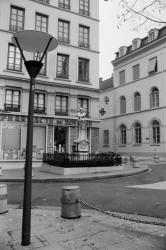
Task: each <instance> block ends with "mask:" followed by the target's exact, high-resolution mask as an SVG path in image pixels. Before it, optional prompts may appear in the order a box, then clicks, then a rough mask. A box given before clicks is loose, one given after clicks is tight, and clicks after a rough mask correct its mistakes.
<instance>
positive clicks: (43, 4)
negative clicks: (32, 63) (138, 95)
mask: <svg viewBox="0 0 166 250" xmlns="http://www.w3.org/2000/svg"><path fill="white" fill-rule="evenodd" d="M21 30H38V31H42V32H48V33H49V34H51V35H53V36H54V37H55V38H57V40H58V47H57V48H56V50H55V51H53V52H50V53H48V54H47V55H46V56H45V58H44V61H43V62H44V65H43V67H42V69H41V71H40V73H39V75H38V77H37V78H36V84H35V97H34V136H33V160H34V161H38V160H39V161H40V160H42V155H43V153H44V152H50V153H52V152H54V151H60V152H68V153H72V146H73V142H74V141H75V140H76V139H77V135H78V118H77V112H78V111H79V110H80V108H81V109H82V110H83V111H84V112H86V118H84V119H85V120H86V132H87V137H88V141H89V145H90V149H89V151H90V152H95V151H97V150H98V149H97V147H98V140H99V117H98V108H99V91H98V87H99V86H98V84H99V81H98V72H99V44H98V41H99V39H98V37H99V1H98V0H14V1H13V0H9V1H5V0H1V1H0V44H1V46H0V55H1V60H0V96H1V98H0V160H1V161H2V163H4V164H5V162H8V166H9V165H10V164H9V163H10V162H11V163H13V162H16V164H17V166H18V162H20V164H21V163H22V162H24V159H25V148H26V134H27V114H28V100H29V76H28V74H27V71H26V69H25V66H24V64H23V61H22V59H21V55H20V52H19V50H18V48H17V47H16V46H14V44H12V36H13V34H14V33H15V32H18V31H21ZM40 56H41V55H40V54H32V53H26V52H25V57H26V59H28V60H31V59H35V58H37V57H40ZM6 167H7V166H6Z"/></svg>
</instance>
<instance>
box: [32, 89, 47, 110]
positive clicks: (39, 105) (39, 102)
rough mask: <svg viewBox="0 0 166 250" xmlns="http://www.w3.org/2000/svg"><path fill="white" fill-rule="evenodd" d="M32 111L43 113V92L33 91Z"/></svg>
mask: <svg viewBox="0 0 166 250" xmlns="http://www.w3.org/2000/svg"><path fill="white" fill-rule="evenodd" d="M34 112H35V113H40V114H45V94H44V93H35V96H34Z"/></svg>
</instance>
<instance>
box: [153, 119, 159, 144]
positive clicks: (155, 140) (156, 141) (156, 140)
mask: <svg viewBox="0 0 166 250" xmlns="http://www.w3.org/2000/svg"><path fill="white" fill-rule="evenodd" d="M152 143H154V144H159V143H160V124H159V122H158V121H156V120H154V121H152Z"/></svg>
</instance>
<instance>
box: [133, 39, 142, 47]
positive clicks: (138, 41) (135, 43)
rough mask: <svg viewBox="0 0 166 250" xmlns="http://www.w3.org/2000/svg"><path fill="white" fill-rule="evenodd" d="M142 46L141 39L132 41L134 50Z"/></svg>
mask: <svg viewBox="0 0 166 250" xmlns="http://www.w3.org/2000/svg"><path fill="white" fill-rule="evenodd" d="M140 45H141V39H139V38H135V39H134V40H133V41H132V50H135V49H138V48H139V47H140Z"/></svg>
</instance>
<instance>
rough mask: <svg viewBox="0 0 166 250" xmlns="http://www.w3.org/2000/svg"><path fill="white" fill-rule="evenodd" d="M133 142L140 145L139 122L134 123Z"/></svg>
mask: <svg viewBox="0 0 166 250" xmlns="http://www.w3.org/2000/svg"><path fill="white" fill-rule="evenodd" d="M134 140H135V144H141V142H142V132H141V124H140V123H139V122H136V123H135V126H134Z"/></svg>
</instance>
